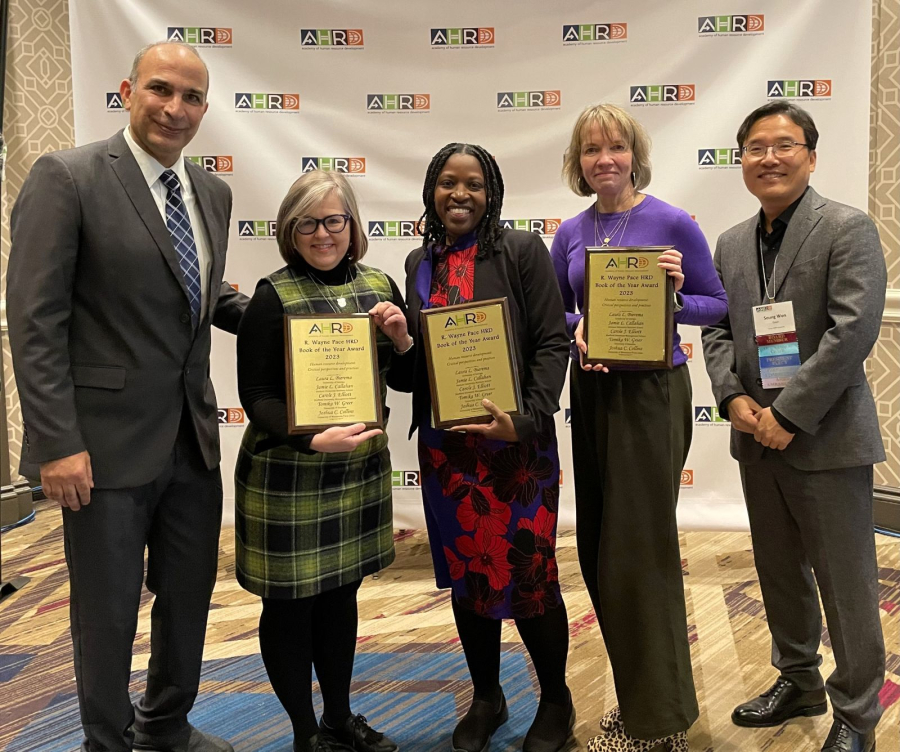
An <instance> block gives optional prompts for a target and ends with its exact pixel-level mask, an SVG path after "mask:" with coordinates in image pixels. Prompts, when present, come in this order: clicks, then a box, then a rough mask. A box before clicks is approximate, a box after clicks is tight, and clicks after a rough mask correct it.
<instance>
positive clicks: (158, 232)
mask: <svg viewBox="0 0 900 752" xmlns="http://www.w3.org/2000/svg"><path fill="white" fill-rule="evenodd" d="M108 149H109V158H110V164H111V166H112V169H113V172H114V173H116V177H118V178H119V182H121V183H122V187H123V188H124V189H125V193H127V194H128V198H130V199H131V203H132V204H134V208H135V210H136V211H137V213H138V215H139V216H140V218H141V220H142V221H143V222H144V224H145V225H146V227H147V230H148V231H149V232H150V236H151V237H152V238H153V240H154V242H155V243H156V245H157V247H158V248H159V251H160V253H162V255H163V258H165V260H166V263H167V264H168V265H169V269H171V270H172V274H174V275H175V279H176V280H178V284H179V285H181V290H182V292H183V293H184V296H185V298H187V299H188V300H190V297H189V295H188V291H187V285H186V284H185V282H184V273H183V272H182V271H181V266H179V264H178V254H176V253H175V246H173V245H172V238H171V236H170V235H169V229H168V228H167V227H166V224H165V222H163V218H162V215H161V214H160V213H159V208H158V207H157V206H156V202H155V201H154V200H153V195H152V194H151V193H150V188H149V187H148V186H147V181H146V180H145V179H144V174H143V173H142V172H141V168H140V167H138V163H137V161H136V160H135V158H134V155H133V154H132V153H131V149H129V148H128V143H127V142H126V141H125V136H123V135H122V132H121V131H119V133H117V134H116V135H115V136H113V137H112V138H111V139H110V140H109V141H108Z"/></svg>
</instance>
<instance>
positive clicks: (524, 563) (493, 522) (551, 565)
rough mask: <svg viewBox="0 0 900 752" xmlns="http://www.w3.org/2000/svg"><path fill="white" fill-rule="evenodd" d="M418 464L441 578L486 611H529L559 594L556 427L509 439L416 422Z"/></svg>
mask: <svg viewBox="0 0 900 752" xmlns="http://www.w3.org/2000/svg"><path fill="white" fill-rule="evenodd" d="M419 465H420V467H421V470H422V496H423V498H424V501H425V519H426V521H427V525H428V538H429V541H430V543H431V556H432V559H433V561H434V572H435V578H436V580H437V586H438V587H439V588H447V587H449V588H453V594H454V597H455V598H456V600H457V602H458V603H459V604H460V605H461V606H463V607H464V608H467V609H470V610H472V611H474V612H476V613H477V614H480V615H481V616H485V617H488V618H494V619H530V618H532V617H535V616H541V615H542V614H544V613H545V612H546V611H547V610H548V609H552V608H555V607H556V606H558V605H559V604H560V603H561V602H562V596H561V595H560V591H559V576H558V571H557V566H556V517H557V511H558V509H559V453H558V451H557V446H556V433H555V430H554V429H553V428H552V427H551V428H550V430H549V431H548V432H547V433H545V434H544V435H542V436H539V437H538V438H537V439H535V440H534V441H533V442H530V443H524V442H518V443H508V442H505V441H496V440H488V439H484V438H483V437H481V436H477V435H475V434H464V433H454V432H450V431H439V430H436V429H434V428H432V427H431V426H430V422H425V424H424V425H422V424H420V425H419Z"/></svg>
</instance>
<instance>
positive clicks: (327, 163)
mask: <svg viewBox="0 0 900 752" xmlns="http://www.w3.org/2000/svg"><path fill="white" fill-rule="evenodd" d="M313 170H322V172H340V173H342V174H344V175H348V176H351V177H364V176H365V174H366V158H365V157H301V158H300V172H312V171H313Z"/></svg>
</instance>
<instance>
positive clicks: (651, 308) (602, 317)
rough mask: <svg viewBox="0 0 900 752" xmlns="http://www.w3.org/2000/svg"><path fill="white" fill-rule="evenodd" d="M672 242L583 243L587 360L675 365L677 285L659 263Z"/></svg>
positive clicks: (639, 366) (588, 362)
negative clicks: (598, 245) (621, 245)
mask: <svg viewBox="0 0 900 752" xmlns="http://www.w3.org/2000/svg"><path fill="white" fill-rule="evenodd" d="M673 247H674V246H670V245H667V246H630V247H618V248H617V247H610V246H602V247H597V248H593V247H588V248H586V249H585V260H584V311H583V313H584V340H585V342H586V343H587V354H585V355H584V356H583V357H582V361H583V362H584V364H585V365H597V364H601V363H602V364H603V365H605V366H625V367H628V368H636V369H651V368H672V334H673V331H674V323H673V317H674V315H675V313H674V310H675V288H674V283H673V281H672V278H671V277H670V276H669V275H668V274H666V270H665V269H660V268H659V266H658V265H657V263H658V259H659V256H660V254H662V253H664V252H665V251H668V250H671V249H672V248H673Z"/></svg>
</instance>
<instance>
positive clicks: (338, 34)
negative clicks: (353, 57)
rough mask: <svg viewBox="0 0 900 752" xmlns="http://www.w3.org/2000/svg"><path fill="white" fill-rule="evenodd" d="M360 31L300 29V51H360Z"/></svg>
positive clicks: (361, 36)
mask: <svg viewBox="0 0 900 752" xmlns="http://www.w3.org/2000/svg"><path fill="white" fill-rule="evenodd" d="M364 46H365V39H364V35H363V30H362V29H300V47H301V49H307V50H308V49H348V48H353V49H362V48H363V47H364Z"/></svg>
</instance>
